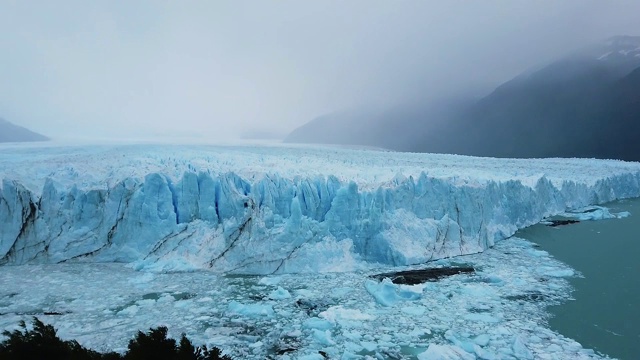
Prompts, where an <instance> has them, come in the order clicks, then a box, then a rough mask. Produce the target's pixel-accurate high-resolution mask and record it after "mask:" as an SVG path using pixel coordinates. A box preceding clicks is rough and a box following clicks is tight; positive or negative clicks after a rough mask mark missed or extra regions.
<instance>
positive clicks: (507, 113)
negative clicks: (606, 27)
mask: <svg viewBox="0 0 640 360" xmlns="http://www.w3.org/2000/svg"><path fill="white" fill-rule="evenodd" d="M638 69H640V37H635V36H617V37H613V38H610V39H607V40H605V41H603V42H601V43H598V44H594V45H592V46H589V47H585V48H583V49H580V50H578V51H575V52H573V53H571V54H569V55H568V56H565V57H563V58H560V59H559V60H557V61H554V62H552V63H551V64H548V65H546V66H543V67H541V68H538V69H534V70H529V71H527V72H525V73H523V74H521V75H519V76H517V77H515V78H514V79H512V80H510V81H508V82H506V83H504V84H502V85H501V86H499V87H498V88H496V89H495V90H494V91H493V92H492V93H490V94H489V95H487V96H485V97H484V98H482V99H480V100H478V101H474V102H466V103H465V102H458V103H455V104H446V106H440V108H439V109H436V107H434V105H433V104H423V105H422V106H412V107H407V106H405V105H402V106H398V107H397V108H395V109H390V110H387V111H380V112H377V113H376V114H375V116H369V117H368V119H361V118H360V117H357V116H353V115H350V114H345V113H343V114H331V115H328V116H325V117H321V118H318V119H316V120H313V121H311V122H309V123H308V124H305V125H303V126H302V127H300V128H298V129H296V130H295V131H294V132H292V133H291V134H290V135H289V136H288V137H287V138H286V141H290V142H325V143H326V142H332V143H335V142H338V143H344V142H345V141H351V142H352V143H354V144H366V145H371V146H383V147H388V148H391V149H395V150H401V151H414V152H436V153H454V154H464V155H476V156H492V157H520V158H530V157H595V158H615V159H623V160H640V142H637V141H636V140H635V139H633V138H632V136H633V134H634V133H635V134H637V132H634V131H636V130H635V129H637V128H638V126H639V125H638V122H640V108H639V102H640V82H639V81H638V77H639V75H638V73H639V71H640V70H638ZM441 105H442V104H441ZM407 109H411V111H409V112H408V113H409V114H410V115H406V114H405V113H406V112H407V111H406V110H407ZM327 128H330V129H331V130H329V129H327ZM344 129H348V130H349V132H348V133H347V134H346V135H345V134H344V133H342V132H341V131H343V130H344ZM336 133H338V134H339V135H340V136H338V135H336ZM372 133H373V134H377V136H370V135H369V134H372Z"/></svg>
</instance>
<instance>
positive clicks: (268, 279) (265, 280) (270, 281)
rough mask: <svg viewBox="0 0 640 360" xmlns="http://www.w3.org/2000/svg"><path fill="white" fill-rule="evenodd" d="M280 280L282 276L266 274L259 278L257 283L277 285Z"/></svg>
mask: <svg viewBox="0 0 640 360" xmlns="http://www.w3.org/2000/svg"><path fill="white" fill-rule="evenodd" d="M280 281H282V278H281V277H279V276H266V277H263V278H262V279H260V281H258V284H260V285H267V286H275V285H278V284H279V283H280Z"/></svg>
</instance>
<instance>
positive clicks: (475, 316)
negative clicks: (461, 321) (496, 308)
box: [464, 313, 500, 323]
mask: <svg viewBox="0 0 640 360" xmlns="http://www.w3.org/2000/svg"><path fill="white" fill-rule="evenodd" d="M464 318H465V320H469V321H482V322H486V323H499V322H500V319H498V318H497V317H494V316H491V315H489V314H486V313H471V314H467V315H465V316H464Z"/></svg>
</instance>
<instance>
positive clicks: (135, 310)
mask: <svg viewBox="0 0 640 360" xmlns="http://www.w3.org/2000/svg"><path fill="white" fill-rule="evenodd" d="M139 309H140V308H139V307H138V305H131V306H129V307H126V308H124V309H122V310H120V311H118V315H128V316H133V315H135V314H136V313H138V310H139Z"/></svg>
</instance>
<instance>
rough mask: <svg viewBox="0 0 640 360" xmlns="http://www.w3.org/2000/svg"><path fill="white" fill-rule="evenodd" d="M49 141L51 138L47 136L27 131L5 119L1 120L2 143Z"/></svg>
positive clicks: (0, 134) (0, 133)
mask: <svg viewBox="0 0 640 360" xmlns="http://www.w3.org/2000/svg"><path fill="white" fill-rule="evenodd" d="M47 140H49V138H48V137H46V136H43V135H40V134H38V133H35V132H33V131H31V130H28V129H25V128H23V127H22V126H18V125H14V124H12V123H10V122H8V121H7V120H5V119H3V118H0V143H2V142H24V141H47Z"/></svg>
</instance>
